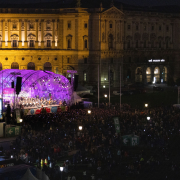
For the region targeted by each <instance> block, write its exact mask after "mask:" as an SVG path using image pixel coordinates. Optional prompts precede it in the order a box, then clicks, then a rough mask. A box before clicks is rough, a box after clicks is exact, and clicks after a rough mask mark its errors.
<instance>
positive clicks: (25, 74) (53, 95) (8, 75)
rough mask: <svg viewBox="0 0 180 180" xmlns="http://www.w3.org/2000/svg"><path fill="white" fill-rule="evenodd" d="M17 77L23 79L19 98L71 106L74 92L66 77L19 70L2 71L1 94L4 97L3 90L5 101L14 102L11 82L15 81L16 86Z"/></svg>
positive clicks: (44, 72)
mask: <svg viewBox="0 0 180 180" xmlns="http://www.w3.org/2000/svg"><path fill="white" fill-rule="evenodd" d="M17 77H22V84H21V92H20V93H19V95H18V98H39V99H41V98H45V99H52V100H54V101H56V104H59V103H60V101H64V100H65V101H66V103H67V104H71V99H72V94H73V92H72V87H71V85H70V83H69V81H68V79H67V78H66V77H64V76H63V75H60V74H55V73H53V72H50V71H41V70H38V71H34V70H19V69H6V70H2V71H0V85H1V88H0V94H1V96H2V90H3V99H4V101H9V102H12V101H13V98H14V89H15V88H14V89H13V88H11V82H12V81H14V86H16V79H17Z"/></svg>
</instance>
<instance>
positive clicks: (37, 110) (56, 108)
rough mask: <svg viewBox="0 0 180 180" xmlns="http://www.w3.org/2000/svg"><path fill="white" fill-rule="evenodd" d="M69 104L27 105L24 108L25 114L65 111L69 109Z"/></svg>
mask: <svg viewBox="0 0 180 180" xmlns="http://www.w3.org/2000/svg"><path fill="white" fill-rule="evenodd" d="M67 110H68V106H59V105H49V106H43V107H37V106H34V107H25V108H23V111H24V115H36V114H42V113H60V112H63V111H67Z"/></svg>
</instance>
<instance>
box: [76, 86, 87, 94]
mask: <svg viewBox="0 0 180 180" xmlns="http://www.w3.org/2000/svg"><path fill="white" fill-rule="evenodd" d="M76 93H77V94H78V95H85V94H90V90H89V89H87V88H85V87H83V86H81V85H80V84H78V87H77V89H76Z"/></svg>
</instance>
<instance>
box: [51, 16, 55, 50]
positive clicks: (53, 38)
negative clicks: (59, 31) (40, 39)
mask: <svg viewBox="0 0 180 180" xmlns="http://www.w3.org/2000/svg"><path fill="white" fill-rule="evenodd" d="M52 22H53V27H52V48H53V49H54V48H55V20H54V19H53V20H52Z"/></svg>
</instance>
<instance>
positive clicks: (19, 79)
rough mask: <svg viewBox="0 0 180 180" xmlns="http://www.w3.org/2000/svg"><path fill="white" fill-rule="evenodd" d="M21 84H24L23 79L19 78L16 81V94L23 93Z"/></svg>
mask: <svg viewBox="0 0 180 180" xmlns="http://www.w3.org/2000/svg"><path fill="white" fill-rule="evenodd" d="M21 82H22V77H17V80H16V94H19V93H20V92H21Z"/></svg>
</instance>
